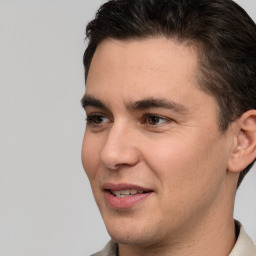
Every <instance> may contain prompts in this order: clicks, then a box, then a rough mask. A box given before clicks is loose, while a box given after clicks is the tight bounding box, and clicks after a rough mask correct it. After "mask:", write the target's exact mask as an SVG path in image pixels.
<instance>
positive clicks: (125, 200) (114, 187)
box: [102, 183, 153, 209]
mask: <svg viewBox="0 0 256 256" xmlns="http://www.w3.org/2000/svg"><path fill="white" fill-rule="evenodd" d="M102 188H103V190H104V197H105V201H106V203H107V205H108V206H109V207H110V208H113V209H129V208H132V207H133V206H135V205H137V204H139V203H142V202H143V201H145V200H146V199H147V198H148V197H149V196H150V195H151V194H152V193H153V191H152V189H149V188H144V187H141V186H138V185H135V184H126V183H121V184H113V183H104V184H103V186H102ZM127 189H136V190H142V191H144V192H145V193H143V194H136V195H131V196H128V197H116V196H114V195H113V194H112V193H111V191H120V190H127Z"/></svg>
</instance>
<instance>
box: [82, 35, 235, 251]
mask: <svg viewBox="0 0 256 256" xmlns="http://www.w3.org/2000/svg"><path fill="white" fill-rule="evenodd" d="M197 61H198V60H197V54H196V51H194V49H193V48H190V47H187V46H183V45H180V44H177V43H175V42H174V41H172V40H170V39H165V38H158V39H145V40H130V41H117V40H112V39H108V40H105V41H103V42H102V43H101V44H100V45H99V46H98V47H97V50H96V52H95V54H94V57H93V59H92V63H91V67H90V70H89V74H88V79H87V84H86V87H87V88H86V93H85V96H84V98H83V105H84V108H85V111H86V115H87V127H86V131H85V136H84V141H83V148H82V162H83V166H84V169H85V171H86V173H87V175H88V178H89V180H90V183H91V187H92V191H93V194H94V197H95V200H96V202H97V205H98V207H99V210H100V212H101V214H102V217H103V220H104V222H105V224H106V227H107V229H108V232H109V234H110V236H111V237H112V238H114V240H116V241H118V242H120V243H124V244H128V245H129V244H132V245H141V246H150V245H153V244H157V243H159V244H161V243H162V244H164V243H166V242H168V240H172V241H174V240H175V239H180V238H181V237H184V234H186V235H188V234H189V232H190V231H192V230H195V227H196V226H198V225H199V224H200V223H201V222H203V221H204V220H205V219H207V218H208V219H211V218H214V217H216V216H217V215H218V212H221V211H223V210H224V209H223V205H224V204H223V193H224V190H225V179H226V167H227V162H228V158H229V155H230V151H231V144H232V143H231V133H230V132H229V130H228V131H227V132H226V133H224V134H223V133H221V132H220V130H219V127H218V121H217V120H218V105H217V103H216V100H215V99H214V98H213V97H212V96H210V95H208V94H206V93H205V92H203V91H202V90H200V89H199V86H198V81H197V72H198V63H197Z"/></svg>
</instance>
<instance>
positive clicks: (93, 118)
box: [86, 114, 173, 127]
mask: <svg viewBox="0 0 256 256" xmlns="http://www.w3.org/2000/svg"><path fill="white" fill-rule="evenodd" d="M150 118H151V121H152V120H153V119H155V120H153V123H154V121H155V122H157V121H158V122H159V121H160V120H162V122H161V123H160V124H153V123H152V122H150V121H149V119H150ZM97 119H98V120H97ZM99 119H100V120H99ZM102 119H108V121H105V122H102ZM171 121H173V120H172V119H170V118H166V117H163V116H160V115H157V114H145V115H143V117H142V120H141V123H142V124H145V125H148V126H150V127H154V126H155V127H157V126H160V125H162V124H164V123H166V122H171ZM109 122H111V120H110V119H109V118H107V117H106V116H104V115H101V114H90V115H88V116H87V117H86V123H87V125H92V126H93V127H101V126H102V125H104V124H105V123H109Z"/></svg>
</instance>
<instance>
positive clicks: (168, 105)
mask: <svg viewBox="0 0 256 256" xmlns="http://www.w3.org/2000/svg"><path fill="white" fill-rule="evenodd" d="M127 107H128V109H131V110H145V109H150V108H165V109H171V110H173V111H175V112H178V113H179V112H181V113H186V112H188V109H187V108H186V107H185V106H184V105H182V104H178V103H176V102H174V101H172V100H166V99H163V98H146V99H142V100H139V101H135V102H130V103H128V104H127Z"/></svg>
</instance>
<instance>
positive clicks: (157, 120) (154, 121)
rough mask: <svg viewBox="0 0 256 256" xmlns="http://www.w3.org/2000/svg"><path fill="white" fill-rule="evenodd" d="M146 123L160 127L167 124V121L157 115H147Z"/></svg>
mask: <svg viewBox="0 0 256 256" xmlns="http://www.w3.org/2000/svg"><path fill="white" fill-rule="evenodd" d="M145 118H146V120H145V121H146V123H147V124H149V125H159V124H163V123H165V122H166V121H167V120H166V119H165V118H163V117H160V116H157V115H146V116H145Z"/></svg>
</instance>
